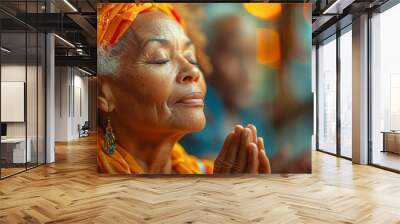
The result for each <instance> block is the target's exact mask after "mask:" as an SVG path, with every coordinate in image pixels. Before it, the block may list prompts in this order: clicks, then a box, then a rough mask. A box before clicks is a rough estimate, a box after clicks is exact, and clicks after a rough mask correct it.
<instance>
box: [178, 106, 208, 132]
mask: <svg viewBox="0 0 400 224" xmlns="http://www.w3.org/2000/svg"><path fill="white" fill-rule="evenodd" d="M177 118H178V119H179V122H178V123H179V124H178V126H179V128H182V129H185V130H186V131H188V132H194V131H201V130H203V129H204V127H205V125H206V118H205V116H204V112H203V110H202V109H201V110H192V111H190V112H189V111H187V112H186V113H181V114H180V115H178V116H177Z"/></svg>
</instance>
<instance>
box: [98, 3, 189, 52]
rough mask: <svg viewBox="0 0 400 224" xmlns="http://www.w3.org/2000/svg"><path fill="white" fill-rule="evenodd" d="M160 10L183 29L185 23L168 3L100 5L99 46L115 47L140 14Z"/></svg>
mask: <svg viewBox="0 0 400 224" xmlns="http://www.w3.org/2000/svg"><path fill="white" fill-rule="evenodd" d="M152 10H160V11H161V12H163V13H165V14H166V15H168V16H171V17H172V18H174V19H175V20H176V21H177V22H178V23H179V24H180V25H181V26H182V27H183V25H184V24H183V21H182V20H181V18H180V17H179V15H178V13H177V12H176V11H175V9H174V8H173V7H172V5H171V4H168V3H105V4H100V9H99V10H98V11H99V14H98V20H97V46H98V47H103V48H106V49H107V48H110V47H113V46H114V44H116V43H117V42H118V40H119V39H120V38H121V37H122V35H123V34H124V33H125V32H126V31H127V30H128V28H129V26H130V25H131V24H132V23H133V21H135V18H136V17H137V16H138V15H139V14H140V13H144V12H148V11H152Z"/></svg>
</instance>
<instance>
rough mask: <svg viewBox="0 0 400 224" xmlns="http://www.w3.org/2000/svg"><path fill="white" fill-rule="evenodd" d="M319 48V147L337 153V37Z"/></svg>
mask: <svg viewBox="0 0 400 224" xmlns="http://www.w3.org/2000/svg"><path fill="white" fill-rule="evenodd" d="M332 39H333V40H331V41H328V42H327V43H324V44H322V45H319V48H318V58H317V60H318V149H319V150H323V151H326V152H330V153H336V39H335V37H333V38H332Z"/></svg>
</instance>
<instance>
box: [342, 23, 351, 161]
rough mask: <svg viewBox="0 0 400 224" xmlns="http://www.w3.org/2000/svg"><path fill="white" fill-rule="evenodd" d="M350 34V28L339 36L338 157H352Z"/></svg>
mask: <svg viewBox="0 0 400 224" xmlns="http://www.w3.org/2000/svg"><path fill="white" fill-rule="evenodd" d="M351 48H352V34H351V26H350V27H348V30H344V31H343V34H342V35H341V36H340V155H341V156H344V157H348V158H351V156H352V148H351V142H352V137H351V136H352V125H351V124H352V100H351V99H352V96H353V94H352V74H353V72H352V66H351V65H352V49H351Z"/></svg>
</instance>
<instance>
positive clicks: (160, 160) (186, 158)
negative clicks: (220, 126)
mask: <svg viewBox="0 0 400 224" xmlns="http://www.w3.org/2000/svg"><path fill="white" fill-rule="evenodd" d="M186 29H190V27H185V24H184V21H183V20H182V19H181V18H180V17H179V15H178V14H177V12H176V10H175V9H174V8H173V7H172V6H171V5H170V4H156V3H114V4H102V5H101V8H100V10H99V15H98V73H99V75H98V84H99V91H98V92H99V95H98V105H99V110H100V111H99V114H100V120H101V122H102V124H101V126H102V128H103V130H101V131H99V135H98V153H97V155H98V156H97V159H98V169H99V171H100V172H102V173H124V174H146V173H152V174H154V173H156V174H174V173H175V174H217V173H226V174H227V173H270V165H269V160H268V157H267V155H266V153H265V149H264V143H263V139H262V138H261V137H258V136H257V130H256V127H255V126H254V125H251V124H250V125H246V126H244V127H243V126H242V125H239V124H238V125H236V126H235V127H232V129H233V130H232V131H231V132H230V133H229V134H228V135H227V136H226V139H225V142H224V144H223V146H222V148H221V150H220V153H219V154H218V156H217V158H216V159H215V161H209V160H201V159H199V158H196V157H194V156H191V155H189V154H188V153H186V151H185V149H184V148H183V147H182V146H181V145H180V144H179V143H178V141H179V140H180V139H181V138H182V137H183V136H184V135H186V134H188V133H191V132H195V131H200V130H202V129H203V128H204V126H205V122H206V120H205V116H204V112H203V109H204V102H203V98H204V95H205V93H206V84H205V81H204V76H203V73H202V70H201V68H200V66H199V64H198V61H197V57H196V55H197V54H196V52H195V48H196V47H195V46H194V44H193V42H192V41H191V40H190V39H189V37H188V35H187V32H186Z"/></svg>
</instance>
